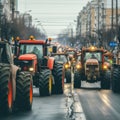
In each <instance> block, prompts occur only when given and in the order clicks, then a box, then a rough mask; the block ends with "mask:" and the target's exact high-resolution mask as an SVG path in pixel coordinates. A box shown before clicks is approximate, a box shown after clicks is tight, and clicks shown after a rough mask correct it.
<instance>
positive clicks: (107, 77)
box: [101, 71, 111, 89]
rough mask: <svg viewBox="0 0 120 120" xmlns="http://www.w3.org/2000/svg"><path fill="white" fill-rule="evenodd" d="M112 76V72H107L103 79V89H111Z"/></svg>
mask: <svg viewBox="0 0 120 120" xmlns="http://www.w3.org/2000/svg"><path fill="white" fill-rule="evenodd" d="M110 76H111V72H110V71H105V72H104V75H103V77H102V79H101V89H110V79H111V78H110Z"/></svg>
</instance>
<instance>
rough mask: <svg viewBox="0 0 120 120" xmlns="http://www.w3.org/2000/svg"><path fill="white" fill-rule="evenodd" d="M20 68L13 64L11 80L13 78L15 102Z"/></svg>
mask: <svg viewBox="0 0 120 120" xmlns="http://www.w3.org/2000/svg"><path fill="white" fill-rule="evenodd" d="M18 70H19V67H17V66H16V65H13V64H11V78H12V85H13V101H15V97H16V76H17V71H18Z"/></svg>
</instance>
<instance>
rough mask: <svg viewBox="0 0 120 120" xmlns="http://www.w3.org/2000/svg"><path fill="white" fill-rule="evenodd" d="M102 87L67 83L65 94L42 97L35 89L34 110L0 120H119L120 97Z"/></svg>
mask: <svg viewBox="0 0 120 120" xmlns="http://www.w3.org/2000/svg"><path fill="white" fill-rule="evenodd" d="M99 84H100V83H94V84H90V83H86V82H82V88H81V89H73V87H72V84H65V88H64V94H63V95H52V96H48V97H39V92H38V91H39V90H38V89H37V88H34V97H33V106H32V111H30V112H20V111H17V112H16V113H13V114H11V115H9V116H4V117H0V120H33V119H34V120H93V119H94V120H120V116H119V114H120V104H119V102H120V94H115V93H113V92H112V91H111V90H101V89H100V85H99ZM70 109H71V110H70Z"/></svg>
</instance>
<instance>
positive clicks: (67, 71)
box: [65, 69, 71, 83]
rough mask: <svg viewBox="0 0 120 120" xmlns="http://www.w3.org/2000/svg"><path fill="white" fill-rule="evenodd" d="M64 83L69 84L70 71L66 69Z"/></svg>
mask: <svg viewBox="0 0 120 120" xmlns="http://www.w3.org/2000/svg"><path fill="white" fill-rule="evenodd" d="M65 78H66V83H71V70H70V69H68V70H66V71H65Z"/></svg>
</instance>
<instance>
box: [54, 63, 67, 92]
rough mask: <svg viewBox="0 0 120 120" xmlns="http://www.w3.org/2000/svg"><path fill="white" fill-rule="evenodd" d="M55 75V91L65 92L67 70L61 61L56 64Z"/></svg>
mask: <svg viewBox="0 0 120 120" xmlns="http://www.w3.org/2000/svg"><path fill="white" fill-rule="evenodd" d="M53 76H54V81H55V84H54V89H53V93H55V94H63V91H64V77H65V72H64V69H63V65H62V64H59V63H55V64H54V68H53Z"/></svg>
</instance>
